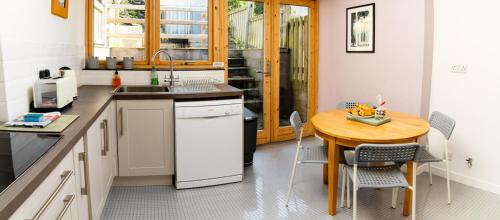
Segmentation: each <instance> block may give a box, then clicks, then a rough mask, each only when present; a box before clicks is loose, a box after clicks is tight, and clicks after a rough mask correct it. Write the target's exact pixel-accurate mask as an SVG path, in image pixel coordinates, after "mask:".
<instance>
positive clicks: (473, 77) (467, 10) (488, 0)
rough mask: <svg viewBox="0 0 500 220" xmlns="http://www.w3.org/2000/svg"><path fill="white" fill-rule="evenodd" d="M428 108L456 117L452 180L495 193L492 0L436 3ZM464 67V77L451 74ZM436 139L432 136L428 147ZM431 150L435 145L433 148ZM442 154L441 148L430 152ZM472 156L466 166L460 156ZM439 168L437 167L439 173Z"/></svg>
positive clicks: (499, 186)
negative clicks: (455, 66)
mask: <svg viewBox="0 0 500 220" xmlns="http://www.w3.org/2000/svg"><path fill="white" fill-rule="evenodd" d="M434 4H435V5H434V8H435V14H434V16H435V23H434V24H435V30H434V61H433V66H434V68H433V74H432V75H433V76H432V90H431V103H430V108H431V109H430V110H431V111H433V110H439V111H442V112H444V113H446V114H449V115H450V116H451V117H453V118H455V120H456V121H457V125H456V128H455V133H454V134H453V136H452V138H451V142H450V146H449V147H450V151H451V152H452V153H453V158H452V159H453V160H452V162H451V171H452V178H453V179H455V180H457V181H459V182H462V183H465V184H469V185H472V186H476V187H479V188H482V189H485V190H488V191H492V192H495V193H498V194H500V174H499V172H498V167H500V159H499V155H500V135H499V131H500V118H499V117H497V116H498V115H499V107H500V105H499V99H500V86H499V85H500V84H499V83H500V73H499V70H498V69H497V65H498V62H499V61H500V44H498V40H499V36H500V28H499V27H498V25H496V23H497V22H496V21H497V20H498V13H497V12H498V8H500V1H497V0H477V1H470V0H435V3H434ZM452 64H468V65H469V72H468V73H467V74H456V73H451V71H450V69H451V65H452ZM436 139H437V135H434V134H431V135H430V140H431V143H435V141H437V140H436ZM432 147H433V148H434V149H437V148H440V147H439V145H432ZM434 152H436V153H437V154H438V155H442V153H441V150H434ZM468 156H471V157H472V158H473V166H472V168H468V167H467V165H466V162H465V158H466V157H468ZM442 168H443V166H439V168H437V169H438V170H439V171H440V172H439V174H441V175H443V172H442V171H443V169H442Z"/></svg>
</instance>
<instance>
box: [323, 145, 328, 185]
mask: <svg viewBox="0 0 500 220" xmlns="http://www.w3.org/2000/svg"><path fill="white" fill-rule="evenodd" d="M323 145H324V146H328V141H326V140H324V141H323ZM327 183H328V164H323V184H327Z"/></svg>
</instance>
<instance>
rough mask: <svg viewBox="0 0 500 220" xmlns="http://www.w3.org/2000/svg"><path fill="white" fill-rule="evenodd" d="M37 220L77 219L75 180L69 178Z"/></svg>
mask: <svg viewBox="0 0 500 220" xmlns="http://www.w3.org/2000/svg"><path fill="white" fill-rule="evenodd" d="M39 219H75V220H76V219H78V208H77V201H76V190H75V178H70V179H69V180H68V182H66V184H65V185H64V187H63V188H62V189H61V191H59V193H57V196H56V197H55V199H54V200H52V201H51V202H50V204H49V205H48V206H47V208H46V209H45V211H44V212H43V213H42V214H41V215H40V218H39Z"/></svg>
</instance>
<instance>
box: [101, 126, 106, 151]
mask: <svg viewBox="0 0 500 220" xmlns="http://www.w3.org/2000/svg"><path fill="white" fill-rule="evenodd" d="M101 135H102V137H101V140H100V141H102V142H101V155H102V156H106V155H107V152H106V125H105V124H104V121H103V122H101Z"/></svg>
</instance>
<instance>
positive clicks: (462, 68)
mask: <svg viewBox="0 0 500 220" xmlns="http://www.w3.org/2000/svg"><path fill="white" fill-rule="evenodd" d="M451 72H452V73H462V74H465V73H467V72H469V65H467V64H453V65H451Z"/></svg>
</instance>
